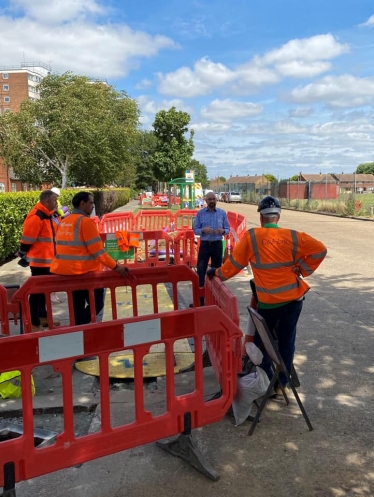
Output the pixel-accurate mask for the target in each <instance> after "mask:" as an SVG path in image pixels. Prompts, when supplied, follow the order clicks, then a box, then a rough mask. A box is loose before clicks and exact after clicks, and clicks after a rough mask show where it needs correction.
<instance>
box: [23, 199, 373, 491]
mask: <svg viewBox="0 0 374 497" xmlns="http://www.w3.org/2000/svg"><path fill="white" fill-rule="evenodd" d="M219 206H223V207H224V208H229V209H230V210H233V211H237V212H240V213H243V214H245V215H246V216H247V219H248V226H249V227H250V226H257V225H258V214H257V212H256V208H255V207H254V206H245V205H237V206H226V204H219ZM280 224H281V225H282V226H285V227H286V226H287V227H290V228H294V229H299V230H305V231H307V232H308V233H310V234H312V235H313V236H315V237H317V238H319V239H321V240H322V241H323V242H324V243H325V244H326V245H327V247H328V257H327V258H326V260H325V261H324V263H323V264H322V266H321V267H320V268H319V270H318V272H317V273H316V275H314V276H313V277H312V278H310V279H309V282H310V285H311V291H310V292H309V294H308V296H307V299H306V301H305V306H304V310H303V313H302V317H301V319H300V326H299V331H298V340H297V356H296V360H295V362H296V366H297V370H298V373H299V376H300V379H301V382H302V386H301V388H300V394H301V397H302V399H303V401H304V404H305V407H306V409H307V411H308V414H309V416H310V418H311V420H312V423H313V425H314V428H315V430H314V431H313V432H309V431H308V430H307V427H306V425H305V423H304V421H303V418H302V417H301V415H300V412H299V411H298V409H297V408H296V406H295V402H293V403H292V405H291V406H290V407H286V406H285V405H284V403H283V402H282V401H275V402H274V401H273V402H271V403H269V405H268V407H267V409H266V411H265V413H264V414H263V417H262V421H261V423H260V425H258V427H257V428H256V431H255V433H254V435H253V436H252V437H248V436H247V430H248V424H246V425H242V426H240V427H238V428H236V427H234V426H233V425H232V424H231V422H230V420H229V419H227V418H225V419H224V420H223V421H222V422H220V423H217V424H215V425H211V426H207V427H205V428H203V429H199V430H195V432H194V438H195V441H196V443H197V444H198V446H199V447H200V449H201V450H202V452H203V453H204V454H206V456H207V458H208V459H209V460H210V462H211V463H212V465H213V467H214V468H215V469H216V470H217V471H219V473H220V474H221V480H220V481H219V482H217V483H213V482H211V481H209V480H207V479H205V478H204V477H203V476H201V475H200V474H198V473H196V472H195V471H194V470H193V469H191V468H190V467H188V466H187V465H186V464H185V463H183V462H182V461H181V460H178V459H176V458H173V457H172V456H170V455H168V454H166V453H163V452H160V450H159V449H158V448H156V447H155V446H154V445H153V444H150V445H147V446H142V447H138V448H135V449H132V450H129V451H126V452H122V453H120V454H114V455H112V456H109V457H106V458H102V459H100V460H97V461H92V462H90V463H87V464H85V465H83V466H82V467H81V468H80V469H69V470H64V471H61V472H59V473H55V474H52V475H49V476H46V477H41V478H38V479H35V480H32V481H29V482H24V483H22V484H20V485H19V486H18V488H17V496H18V497H25V496H28V497H44V496H50V495H54V496H55V497H62V496H65V495H69V496H71V497H78V496H79V497H107V496H115V497H124V496H134V497H138V496H139V497H143V496H147V497H150V496H163V497H172V496H173V497H174V495H178V496H183V497H184V496H186V497H187V496H190V495H194V496H196V497H200V496H204V497H207V496H215V497H227V496H238V497H239V496H240V497H242V496H244V495H248V496H251V497H312V496H313V497H314V496H315V497H317V496H318V497H361V496H365V497H372V496H373V495H374V470H373V467H374V450H373V447H374V433H373V415H374V387H373V385H374V383H373V375H374V364H373V350H374V347H373V345H374V344H373V338H374V326H373V313H374V310H373V303H372V300H373V297H372V295H373V290H374V288H373V286H374V279H373V261H372V258H373V250H372V244H373V240H374V224H373V223H372V222H364V221H359V220H351V219H340V218H336V217H328V216H320V215H316V214H309V213H301V212H293V211H284V212H283V213H282V218H281V223H280ZM228 284H229V286H230V288H231V289H232V290H233V291H234V292H235V293H236V295H237V296H238V299H239V305H240V309H241V312H242V316H243V319H244V317H245V307H246V305H247V303H248V300H249V289H248V276H241V277H237V278H235V279H233V280H231V281H230V282H229V283H228ZM125 410H126V403H125V402H123V403H121V402H117V403H116V404H114V405H113V406H112V416H113V418H114V419H115V420H116V421H118V423H120V422H121V419H122V417H123V413H124V411H125Z"/></svg>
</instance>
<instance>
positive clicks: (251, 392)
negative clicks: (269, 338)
mask: <svg viewBox="0 0 374 497" xmlns="http://www.w3.org/2000/svg"><path fill="white" fill-rule="evenodd" d="M269 383H270V381H269V378H268V376H267V374H266V373H265V371H264V370H263V369H261V368H260V367H259V366H256V371H255V372H254V373H249V374H247V375H246V376H243V377H242V378H240V379H239V380H238V391H237V393H236V396H235V399H234V401H233V403H232V410H233V412H234V417H235V423H236V425H237V426H239V425H241V424H242V423H244V421H245V420H246V419H247V417H248V416H249V415H250V414H251V410H252V404H253V401H254V400H256V399H258V398H259V397H262V396H263V395H265V393H266V390H267V389H268V386H269Z"/></svg>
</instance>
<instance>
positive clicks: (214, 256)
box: [197, 240, 222, 288]
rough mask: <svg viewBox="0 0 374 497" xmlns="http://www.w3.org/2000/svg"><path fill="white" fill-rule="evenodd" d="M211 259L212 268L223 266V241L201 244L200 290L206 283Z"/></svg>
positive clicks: (198, 261) (199, 259)
mask: <svg viewBox="0 0 374 497" xmlns="http://www.w3.org/2000/svg"><path fill="white" fill-rule="evenodd" d="M209 259H210V260H211V265H212V267H221V266H222V240H218V241H216V242H204V241H202V242H200V249H199V254H198V256H197V274H198V276H199V286H200V288H202V287H203V286H204V283H205V275H206V271H207V269H208V262H209Z"/></svg>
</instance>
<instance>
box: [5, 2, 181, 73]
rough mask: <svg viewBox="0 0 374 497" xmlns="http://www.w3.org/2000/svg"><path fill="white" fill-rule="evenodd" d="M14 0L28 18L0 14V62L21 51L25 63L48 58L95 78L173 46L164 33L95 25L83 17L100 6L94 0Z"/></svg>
mask: <svg viewBox="0 0 374 497" xmlns="http://www.w3.org/2000/svg"><path fill="white" fill-rule="evenodd" d="M17 3H18V5H19V6H22V7H23V8H24V9H25V11H26V13H27V15H28V16H29V17H27V15H22V16H17V17H14V18H13V17H10V16H5V15H1V14H0V33H1V37H0V53H1V54H2V57H1V63H2V65H3V66H5V65H7V64H9V65H15V64H16V63H17V61H19V62H21V60H20V59H21V55H20V54H22V53H23V54H24V57H25V60H27V61H29V60H42V61H44V62H51V65H52V70H53V71H54V72H65V71H68V70H70V71H73V72H75V73H78V74H84V75H88V76H93V77H98V78H104V79H106V78H118V77H121V76H126V74H127V73H128V72H129V70H130V69H133V68H134V67H136V66H137V65H138V64H139V59H141V58H143V57H153V56H156V55H157V54H158V52H159V51H160V50H162V49H165V48H176V44H175V43H174V42H173V41H172V40H171V39H170V38H167V37H166V36H161V35H155V36H152V35H149V34H148V33H146V32H144V31H135V30H133V29H131V28H130V27H129V26H127V25H126V24H111V23H106V24H103V23H101V24H95V23H94V22H93V21H91V20H88V19H86V18H85V14H87V16H89V15H91V14H93V13H99V11H100V9H101V7H100V6H99V4H97V3H96V2H94V1H93V0H67V1H66V2H65V1H64V2H62V1H61V2H57V3H56V2H55V1H53V2H51V1H49V2H48V3H47V2H46V1H45V0H43V2H42V3H40V2H34V1H33V0H17ZM14 5H15V3H13V6H14ZM40 5H41V7H40ZM65 7H66V8H65ZM81 14H82V15H81ZM52 20H53V22H52ZM44 21H49V22H50V23H51V22H52V24H48V23H47V22H44Z"/></svg>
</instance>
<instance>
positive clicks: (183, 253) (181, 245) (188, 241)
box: [173, 230, 200, 267]
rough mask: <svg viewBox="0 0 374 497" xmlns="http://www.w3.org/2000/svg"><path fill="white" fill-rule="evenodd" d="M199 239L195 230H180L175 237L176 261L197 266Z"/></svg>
mask: <svg viewBox="0 0 374 497" xmlns="http://www.w3.org/2000/svg"><path fill="white" fill-rule="evenodd" d="M198 240H200V239H197V238H196V237H195V234H194V232H193V230H184V231H179V232H178V234H177V235H176V237H175V238H174V242H173V243H174V254H175V255H174V263H175V264H186V265H187V266H189V267H195V266H196V264H197V254H198Z"/></svg>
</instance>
